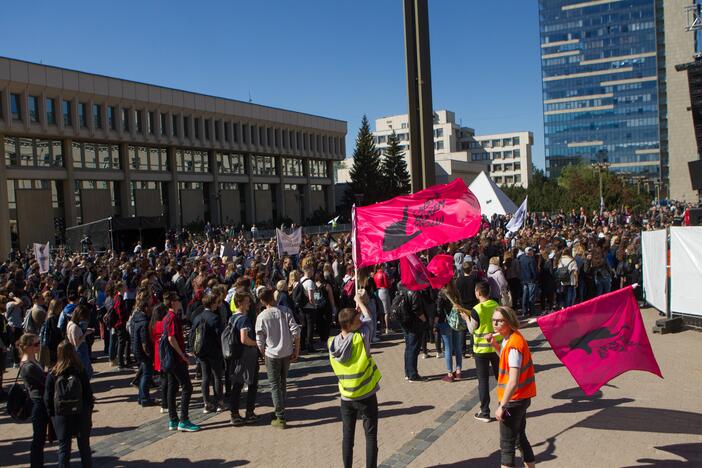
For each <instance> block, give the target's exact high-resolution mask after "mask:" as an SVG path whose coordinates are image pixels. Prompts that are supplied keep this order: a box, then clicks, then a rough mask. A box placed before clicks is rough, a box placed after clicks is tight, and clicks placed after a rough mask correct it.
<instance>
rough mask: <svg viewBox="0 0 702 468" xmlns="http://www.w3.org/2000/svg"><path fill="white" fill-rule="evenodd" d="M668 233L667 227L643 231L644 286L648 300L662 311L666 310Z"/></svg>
mask: <svg viewBox="0 0 702 468" xmlns="http://www.w3.org/2000/svg"><path fill="white" fill-rule="evenodd" d="M667 242H668V240H667V234H666V231H665V229H661V230H659V231H644V232H642V233H641V259H642V261H643V264H642V269H643V271H642V273H643V288H644V293H645V294H646V302H648V303H649V304H651V305H652V306H653V307H655V308H656V309H658V310H660V311H661V312H665V311H666V301H667V296H666V291H665V289H666V288H665V284H666V251H667V250H668V246H667Z"/></svg>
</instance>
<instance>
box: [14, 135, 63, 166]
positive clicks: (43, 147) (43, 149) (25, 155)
mask: <svg viewBox="0 0 702 468" xmlns="http://www.w3.org/2000/svg"><path fill="white" fill-rule="evenodd" d="M4 145H5V165H6V166H7V167H18V166H24V167H61V166H62V165H63V152H62V150H61V141H58V140H42V139H36V138H35V139H33V138H17V137H5V138H4Z"/></svg>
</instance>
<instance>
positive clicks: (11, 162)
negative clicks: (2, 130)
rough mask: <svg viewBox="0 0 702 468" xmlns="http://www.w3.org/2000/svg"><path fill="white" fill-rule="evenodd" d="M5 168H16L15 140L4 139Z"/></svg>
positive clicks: (10, 138) (11, 138) (12, 138)
mask: <svg viewBox="0 0 702 468" xmlns="http://www.w3.org/2000/svg"><path fill="white" fill-rule="evenodd" d="M4 142H5V166H8V167H10V166H17V138H14V137H5V139H4Z"/></svg>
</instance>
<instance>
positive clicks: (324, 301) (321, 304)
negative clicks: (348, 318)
mask: <svg viewBox="0 0 702 468" xmlns="http://www.w3.org/2000/svg"><path fill="white" fill-rule="evenodd" d="M314 302H315V306H316V307H317V309H320V310H326V308H327V305H329V298H328V295H327V285H326V283H322V286H321V287H319V288H317V289H315V291H314Z"/></svg>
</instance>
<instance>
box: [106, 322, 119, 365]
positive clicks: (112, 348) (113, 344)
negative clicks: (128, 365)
mask: <svg viewBox="0 0 702 468" xmlns="http://www.w3.org/2000/svg"><path fill="white" fill-rule="evenodd" d="M107 333H108V334H109V336H110V339H109V344H108V346H109V352H110V361H116V360H117V334H116V333H115V329H114V328H110V329H109V330H107Z"/></svg>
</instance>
